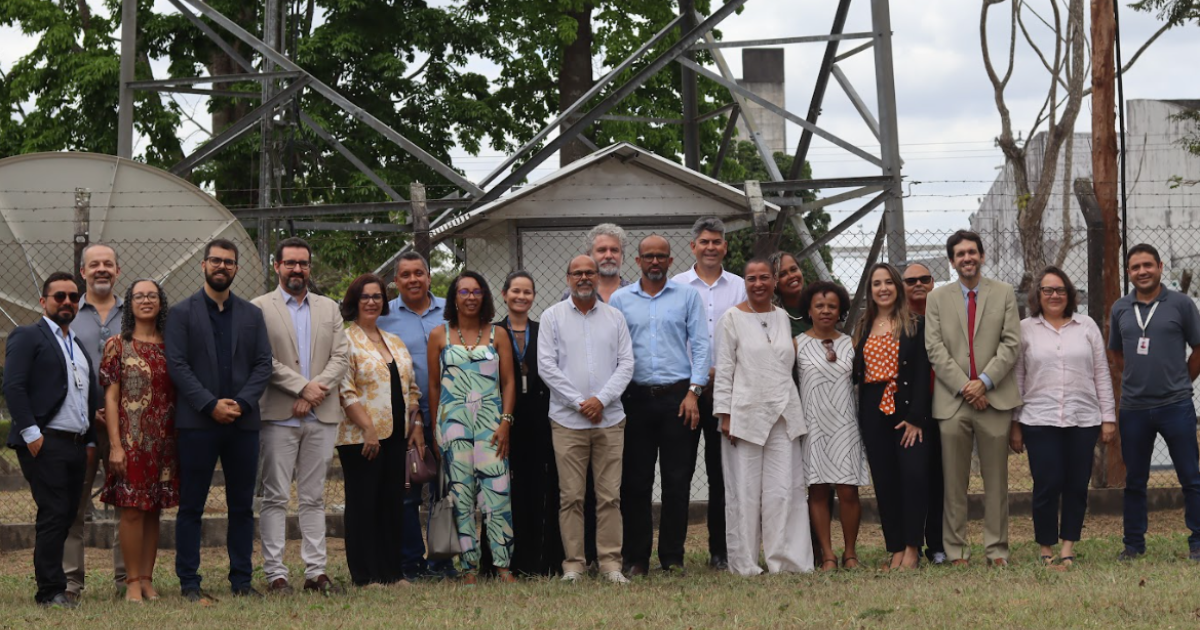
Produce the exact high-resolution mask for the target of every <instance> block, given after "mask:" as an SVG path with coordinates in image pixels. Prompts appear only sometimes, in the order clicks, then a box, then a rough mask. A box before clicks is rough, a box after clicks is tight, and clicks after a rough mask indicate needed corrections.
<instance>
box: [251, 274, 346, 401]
mask: <svg viewBox="0 0 1200 630" xmlns="http://www.w3.org/2000/svg"><path fill="white" fill-rule="evenodd" d="M250 303H251V304H254V305H255V306H257V307H259V308H260V309H262V312H263V319H264V320H265V321H266V324H267V337H268V338H269V339H270V341H271V355H272V358H271V383H270V386H269V387H267V390H266V391H265V392H264V393H263V396H262V401H261V406H262V419H263V421H265V422H272V421H280V420H289V419H291V417H292V405H294V404H295V403H296V399H297V398H299V397H300V390H302V389H304V386H305V385H308V380H309V379H306V378H304V375H303V374H301V373H300V356H299V349H298V345H297V343H296V328H295V326H293V325H292V312H291V310H289V309H288V306H287V303H285V302H284V297H283V295H282V292H281V291H280V290H279V289H276V290H274V291H271V292H270V293H267V294H266V295H260V296H258V297H256V298H254V299H253V300H251V302H250ZM308 312H309V317H310V319H311V325H310V326H309V331H310V335H309V342H308V348H309V363H308V370H309V374H311V375H312V380H314V381H316V382H318V383H321V384H322V385H325V386H327V387H328V388H329V392H328V393H327V395H326V396H325V401H324V402H322V403H321V404H320V406H318V407H317V408H316V409H313V412H314V413H316V414H317V420H319V421H321V422H323V423H325V424H337V423H339V422H341V421H342V406H341V405H340V404H338V400H337V398H338V388H339V387H341V384H342V377H343V376H345V375H346V365H347V353H348V352H349V346H347V344H346V333H345V332H344V331H343V326H342V316H341V313H340V311H339V309H338V305H337V303H336V302H334V301H333V300H331V299H329V298H327V297H324V296H321V295H314V294H313V293H312V292H309V294H308Z"/></svg>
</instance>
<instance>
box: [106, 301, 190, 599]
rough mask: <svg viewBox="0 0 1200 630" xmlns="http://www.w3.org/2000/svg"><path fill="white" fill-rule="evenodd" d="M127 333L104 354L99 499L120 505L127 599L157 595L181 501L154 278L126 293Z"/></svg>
mask: <svg viewBox="0 0 1200 630" xmlns="http://www.w3.org/2000/svg"><path fill="white" fill-rule="evenodd" d="M125 305H126V307H125V313H124V315H123V316H122V321H121V330H122V332H121V334H120V335H119V336H114V337H111V338H109V340H108V343H106V344H105V346H104V357H103V358H102V359H101V361H100V385H101V386H102V387H104V413H105V416H106V419H107V422H106V424H107V429H108V439H109V443H110V444H112V447H111V451H110V453H109V456H108V478H107V480H106V482H105V484H104V491H103V492H102V493H101V494H100V500H101V501H103V502H105V503H108V504H110V505H115V506H117V507H120V508H121V523H120V526H119V527H120V538H121V551H122V552H123V553H124V554H125V568H126V570H127V572H128V575H129V577H128V578H127V579H126V580H125V582H126V584H127V585H128V589H127V590H126V591H125V599H126V601H133V602H140V601H142V600H144V599H158V593H157V592H156V591H155V590H154V587H153V586H152V584H151V582H150V579H151V576H153V575H154V560H155V556H156V555H157V554H158V520H159V515H160V514H161V513H162V510H163V509H165V508H172V507H175V506H177V505H179V460H178V458H177V456H176V444H175V387H174V386H173V385H172V384H171V379H170V377H169V376H168V375H167V360H166V355H165V354H164V346H163V328H164V326H165V324H166V317H167V295H166V293H164V292H163V290H162V287H161V286H159V284H158V283H157V282H155V281H154V280H137V281H135V282H134V283H133V284H132V285H131V286H130V287H129V290H128V291H126V292H125Z"/></svg>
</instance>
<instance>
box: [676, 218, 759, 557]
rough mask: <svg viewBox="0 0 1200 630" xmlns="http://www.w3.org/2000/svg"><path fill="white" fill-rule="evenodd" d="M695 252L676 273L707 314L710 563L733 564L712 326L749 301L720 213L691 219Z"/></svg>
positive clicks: (704, 402) (703, 409) (703, 401)
mask: <svg viewBox="0 0 1200 630" xmlns="http://www.w3.org/2000/svg"><path fill="white" fill-rule="evenodd" d="M691 248H692V255H694V256H695V257H696V264H695V265H694V266H692V268H690V269H688V270H687V271H685V272H683V273H681V274H679V275H677V276H675V277H674V278H672V280H674V281H675V282H678V283H680V284H686V285H689V286H691V287H693V288H695V289H696V291H698V292H700V298H701V300H702V301H703V302H704V306H705V309H704V312H705V314H706V315H708V320H707V321H706V322H705V323H706V324H708V341H709V343H710V344H711V348H712V349H711V350H710V351H709V354H708V358H709V362H708V385H707V386H705V388H704V393H703V394H702V395H701V396H700V428H701V429H702V430H703V432H704V470H705V472H706V473H707V475H708V564H709V566H711V567H712V568H714V569H717V570H718V571H724V570H725V569H728V568H729V562H728V561H727V559H726V550H725V475H724V474H723V473H722V471H721V423H720V422H719V421H718V420H717V419H716V418H715V417H713V412H712V409H713V389H712V384H713V366H714V365H716V362H717V339H716V337H715V336H714V335H713V329H714V326H715V325H716V323H717V322H718V321H720V320H721V316H722V315H724V314H725V311H727V310H729V309H731V308H733V307H734V306H737V305H738V304H741V303H742V302H744V301H746V283H745V282H744V281H742V277H741V276H739V275H737V274H735V273H730V272H728V271H726V270H725V268H724V267H723V263H724V262H725V254H726V253H727V252H728V251H729V244H728V243H727V242H726V241H725V223H724V222H723V221H721V220H720V219H718V218H717V217H702V218H700V219H697V220H696V223H695V224H693V225H692V242H691Z"/></svg>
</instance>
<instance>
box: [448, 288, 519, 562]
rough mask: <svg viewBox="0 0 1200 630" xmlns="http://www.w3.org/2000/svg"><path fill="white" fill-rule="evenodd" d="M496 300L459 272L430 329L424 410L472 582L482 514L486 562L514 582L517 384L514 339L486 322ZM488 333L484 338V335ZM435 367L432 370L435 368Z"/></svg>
mask: <svg viewBox="0 0 1200 630" xmlns="http://www.w3.org/2000/svg"><path fill="white" fill-rule="evenodd" d="M495 314H496V307H495V306H494V304H493V303H492V292H491V289H489V288H488V284H487V281H486V280H484V279H483V276H481V275H479V274H478V273H475V272H474V271H464V272H462V273H460V274H459V275H458V276H457V277H456V278H454V280H453V281H451V283H450V289H449V290H448V291H447V293H446V311H445V318H446V323H445V324H444V325H442V326H438V327H437V328H435V329H433V332H432V333H430V335H429V352H428V356H427V357H426V359H427V360H428V362H429V412H430V414H431V415H432V416H433V417H434V418H436V419H437V435H438V444H439V445H440V446H441V449H442V462H443V463H442V465H443V466H444V469H445V470H446V472H447V473H448V475H449V479H450V494H451V495H453V497H454V503H455V510H454V511H455V517H456V519H457V520H458V537H459V540H460V541H462V547H463V549H462V555H460V556H459V561H460V563H461V565H462V568H463V581H464V583H466V584H475V583H476V582H477V581H478V575H479V574H478V571H479V558H480V551H479V542H478V541H479V535H478V533H477V531H476V527H475V510H476V508H478V509H480V511H482V512H483V515H484V523H485V526H486V528H487V536H486V538H487V540H488V541H489V542H490V543H491V551H492V562H493V563H494V564H495V566H496V572H497V575H498V576H499V578H500V580H502V581H504V582H514V581H516V577H514V576H513V574H512V571H511V570H510V568H509V567H510V565H511V563H512V551H513V526H512V503H511V500H510V497H509V485H510V484H509V474H508V451H509V437H510V432H511V431H512V425H513V422H514V417H513V409H514V407H515V405H516V399H517V388H516V383H515V379H514V376H513V359H512V340H511V339H510V338H509V336H508V331H507V330H505V329H504V328H503V327H500V326H494V325H492V323H491V321H492V318H493V317H494V316H495ZM485 339H486V341H485ZM435 375H436V376H435Z"/></svg>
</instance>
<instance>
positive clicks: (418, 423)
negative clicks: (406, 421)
mask: <svg viewBox="0 0 1200 630" xmlns="http://www.w3.org/2000/svg"><path fill="white" fill-rule="evenodd" d="M412 423H413V426H414V427H423V426H425V423H424V422H422V421H420V420H413V421H412Z"/></svg>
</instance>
